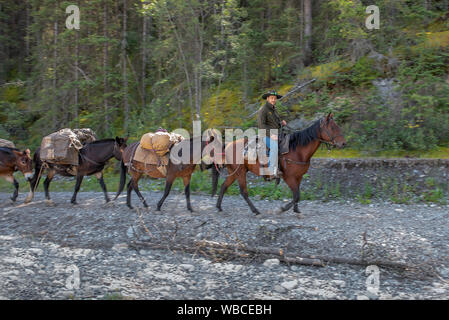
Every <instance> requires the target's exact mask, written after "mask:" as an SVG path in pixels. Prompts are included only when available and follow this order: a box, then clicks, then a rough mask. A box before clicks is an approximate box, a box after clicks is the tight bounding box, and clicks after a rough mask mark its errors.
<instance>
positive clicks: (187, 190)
mask: <svg viewBox="0 0 449 320" xmlns="http://www.w3.org/2000/svg"><path fill="white" fill-rule="evenodd" d="M191 178H192V176H191V175H190V176H187V177H182V180H183V182H184V193H185V194H186V201H187V210H189V211H190V212H193V209H192V205H191V204H190V179H191Z"/></svg>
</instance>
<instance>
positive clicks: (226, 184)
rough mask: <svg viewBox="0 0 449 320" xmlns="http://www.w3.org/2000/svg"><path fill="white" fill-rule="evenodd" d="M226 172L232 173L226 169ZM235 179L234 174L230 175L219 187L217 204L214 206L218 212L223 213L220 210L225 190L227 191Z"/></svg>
mask: <svg viewBox="0 0 449 320" xmlns="http://www.w3.org/2000/svg"><path fill="white" fill-rule="evenodd" d="M228 172H232V171H230V170H229V168H228ZM235 179H237V176H236V175H235V174H233V175H230V176H228V177H227V178H226V180H225V181H224V182H223V184H222V185H221V188H220V195H219V196H218V199H217V204H216V207H217V209H218V211H223V209H222V208H221V202H222V201H223V196H224V194H225V192H226V190H228V188H229V186H230V185H231V184H233V183H234V181H235Z"/></svg>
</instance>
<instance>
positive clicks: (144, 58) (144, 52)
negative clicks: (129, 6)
mask: <svg viewBox="0 0 449 320" xmlns="http://www.w3.org/2000/svg"><path fill="white" fill-rule="evenodd" d="M142 5H143V4H142ZM147 24H148V17H147V16H146V15H144V16H143V24H142V72H141V80H140V81H141V86H142V110H144V109H145V106H146V88H145V87H146V86H145V78H146V67H147Z"/></svg>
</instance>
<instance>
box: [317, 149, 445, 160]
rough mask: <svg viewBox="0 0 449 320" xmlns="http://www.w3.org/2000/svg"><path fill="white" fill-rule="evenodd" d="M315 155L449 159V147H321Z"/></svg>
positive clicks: (339, 157) (327, 156)
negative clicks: (397, 148)
mask: <svg viewBox="0 0 449 320" xmlns="http://www.w3.org/2000/svg"><path fill="white" fill-rule="evenodd" d="M314 157H316V158H335V159H342V158H371V157H379V158H404V157H410V158H430V159H449V147H437V148H435V149H433V150H427V151H406V150H384V151H379V152H375V153H372V152H369V151H360V150H355V149H350V148H344V149H335V148H333V149H331V151H330V152H328V150H327V149H326V148H319V149H318V150H317V151H316V153H315V155H314Z"/></svg>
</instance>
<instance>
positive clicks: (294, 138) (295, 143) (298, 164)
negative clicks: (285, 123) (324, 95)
mask: <svg viewBox="0 0 449 320" xmlns="http://www.w3.org/2000/svg"><path fill="white" fill-rule="evenodd" d="M322 142H325V143H328V144H330V145H333V146H336V147H338V148H342V147H344V146H345V145H346V140H345V138H344V136H343V134H342V133H341V129H340V128H339V127H338V126H337V124H336V123H335V121H334V119H333V116H332V114H328V115H327V117H324V118H322V119H320V120H317V121H316V122H315V123H314V124H312V125H311V126H310V127H309V128H307V129H304V130H302V131H297V132H295V133H293V134H291V135H290V141H289V149H290V151H289V152H288V153H287V154H284V155H281V156H280V158H279V162H280V167H281V171H282V179H283V180H284V181H285V183H286V184H287V185H288V186H289V187H290V189H291V190H292V193H293V200H292V201H291V202H289V203H288V204H286V205H285V206H283V207H281V209H280V210H281V212H284V211H287V210H289V209H290V208H291V207H292V206H293V211H294V212H297V213H300V211H299V209H298V202H299V196H300V192H299V186H300V184H301V180H302V177H303V175H304V174H305V173H306V172H307V170H308V169H309V166H310V159H311V158H312V156H313V154H314V153H315V152H316V150H317V149H318V147H319V146H320V144H321V143H322ZM244 143H245V142H244V140H243V139H239V140H236V141H234V142H232V143H230V144H228V145H227V146H226V148H225V156H227V155H228V154H231V153H230V152H229V151H231V150H230V148H233V149H234V150H233V151H234V152H233V153H232V154H233V155H234V161H232V160H231V159H228V157H227V159H226V162H227V164H226V167H227V170H228V172H230V173H231V174H230V175H228V177H227V178H226V180H225V181H224V182H223V184H222V186H221V190H220V195H219V197H218V200H217V205H216V206H217V208H218V210H219V211H222V208H221V203H222V201H223V195H224V193H225V192H226V190H227V189H228V188H229V186H230V185H231V184H232V183H233V182H234V181H235V180H238V182H239V186H240V194H241V195H242V196H243V198H244V199H245V200H246V202H247V203H248V205H249V207H250V208H251V211H252V212H254V213H255V214H256V215H257V214H260V212H259V210H257V208H256V207H255V206H254V205H253V203H252V202H251V200H250V199H249V197H248V190H247V187H246V173H247V172H248V171H251V172H252V173H254V174H255V175H260V174H259V169H260V163H259V161H257V162H256V163H255V164H248V161H246V160H245V161H244V163H243V164H235V163H236V160H235V157H236V154H237V151H236V150H243V147H242V146H241V145H240V146H239V145H238V144H244ZM229 163H232V164H229Z"/></svg>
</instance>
